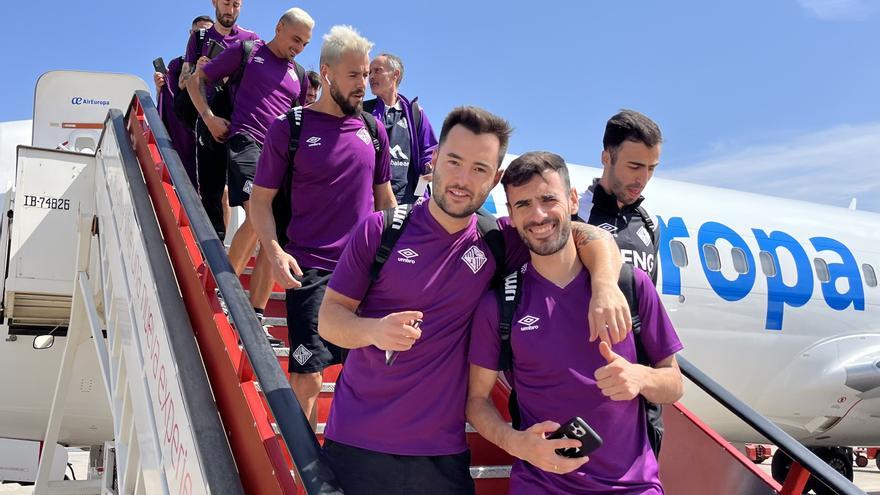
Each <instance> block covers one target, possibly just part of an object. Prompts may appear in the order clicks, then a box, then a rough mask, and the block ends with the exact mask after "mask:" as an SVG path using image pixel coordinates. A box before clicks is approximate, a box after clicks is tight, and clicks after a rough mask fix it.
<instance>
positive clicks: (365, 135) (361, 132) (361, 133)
mask: <svg viewBox="0 0 880 495" xmlns="http://www.w3.org/2000/svg"><path fill="white" fill-rule="evenodd" d="M357 137H359V138H361V141H363V142H364V144H371V143H372V140H371V139H370V133H369V132H367V130H366V129H364V128H363V127H361V128H360V129H358V131H357Z"/></svg>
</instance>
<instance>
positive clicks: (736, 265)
mask: <svg viewBox="0 0 880 495" xmlns="http://www.w3.org/2000/svg"><path fill="white" fill-rule="evenodd" d="M730 255H731V256H732V257H733V269H734V270H736V273H749V262H748V261H746V253H745V251H743V250H742V248H738V247H735V248H733V249H731V250H730Z"/></svg>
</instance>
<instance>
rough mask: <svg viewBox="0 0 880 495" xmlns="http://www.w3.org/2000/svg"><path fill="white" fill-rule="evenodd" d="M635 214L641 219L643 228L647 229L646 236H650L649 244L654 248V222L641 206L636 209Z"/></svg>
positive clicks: (655, 244)
mask: <svg viewBox="0 0 880 495" xmlns="http://www.w3.org/2000/svg"><path fill="white" fill-rule="evenodd" d="M636 213H638V214H639V217H641V219H642V223H644V224H645V227H647V228H648V235H649V236H651V244H653V245H654V246H655V247H656V246H657V239H655V237H654V236H655V235H656V234H655V233H654V221H653V220H651V215H648V211H647V210H645V207H644V206H641V205H639V206H638V207H636Z"/></svg>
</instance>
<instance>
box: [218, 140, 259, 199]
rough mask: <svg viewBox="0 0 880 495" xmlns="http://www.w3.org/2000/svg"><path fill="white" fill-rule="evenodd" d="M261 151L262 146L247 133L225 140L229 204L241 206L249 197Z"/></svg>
mask: <svg viewBox="0 0 880 495" xmlns="http://www.w3.org/2000/svg"><path fill="white" fill-rule="evenodd" d="M261 151H262V147H261V146H260V145H259V144H257V142H256V141H254V138H252V137H250V136H249V135H247V134H236V135H234V136H232V137H230V138H229V139H228V140H227V141H226V156H227V158H228V161H227V164H226V167H227V170H228V171H229V178H228V181H229V206H241V205H243V204H244V203H245V202H247V201H249V200H250V199H251V189H253V187H254V174H255V173H256V172H257V160H259V159H260V152H261Z"/></svg>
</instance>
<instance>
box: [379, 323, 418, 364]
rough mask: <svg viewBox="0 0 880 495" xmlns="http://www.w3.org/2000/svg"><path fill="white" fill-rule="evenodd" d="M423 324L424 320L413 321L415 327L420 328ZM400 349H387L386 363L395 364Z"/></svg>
mask: <svg viewBox="0 0 880 495" xmlns="http://www.w3.org/2000/svg"><path fill="white" fill-rule="evenodd" d="M421 324H422V320H416V321H414V322H413V323H412V327H413V328H419V326H420V325H421ZM398 354H399V352H398V351H385V365H387V366H391V365H392V364H394V360H395V359H397V355H398Z"/></svg>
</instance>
